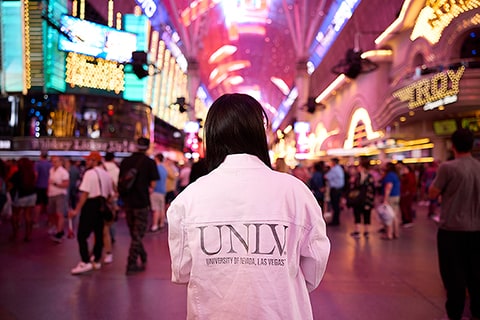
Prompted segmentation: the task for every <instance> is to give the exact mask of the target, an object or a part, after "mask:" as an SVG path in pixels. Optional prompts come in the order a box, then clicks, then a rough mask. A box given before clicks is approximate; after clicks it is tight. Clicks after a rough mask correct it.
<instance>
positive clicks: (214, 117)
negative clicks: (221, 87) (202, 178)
mask: <svg viewBox="0 0 480 320" xmlns="http://www.w3.org/2000/svg"><path fill="white" fill-rule="evenodd" d="M266 124H268V118H267V115H266V113H265V111H264V110H263V108H262V105H261V104H260V103H259V102H258V101H257V100H255V99H254V98H252V97H251V96H249V95H246V94H241V93H232V94H224V95H222V96H221V97H220V98H218V99H217V100H215V102H214V103H213V104H212V106H211V107H210V109H209V110H208V113H207V118H206V120H205V129H204V133H205V145H206V148H205V150H206V157H205V158H206V161H207V166H208V171H212V170H213V169H215V168H217V167H218V166H219V165H220V164H221V163H222V162H223V161H224V160H225V157H226V156H227V155H229V154H239V153H247V154H251V155H254V156H257V157H258V158H259V159H260V160H261V161H262V162H263V163H265V165H267V166H268V167H269V168H271V163H270V157H269V155H268V145H267V136H266V134H265V128H266Z"/></svg>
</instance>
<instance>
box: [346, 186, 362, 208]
mask: <svg viewBox="0 0 480 320" xmlns="http://www.w3.org/2000/svg"><path fill="white" fill-rule="evenodd" d="M362 189H363V188H360V189H352V190H350V191H349V192H348V193H347V206H348V207H358V206H359V205H361V204H362V203H363V202H364V201H365V193H364V192H362Z"/></svg>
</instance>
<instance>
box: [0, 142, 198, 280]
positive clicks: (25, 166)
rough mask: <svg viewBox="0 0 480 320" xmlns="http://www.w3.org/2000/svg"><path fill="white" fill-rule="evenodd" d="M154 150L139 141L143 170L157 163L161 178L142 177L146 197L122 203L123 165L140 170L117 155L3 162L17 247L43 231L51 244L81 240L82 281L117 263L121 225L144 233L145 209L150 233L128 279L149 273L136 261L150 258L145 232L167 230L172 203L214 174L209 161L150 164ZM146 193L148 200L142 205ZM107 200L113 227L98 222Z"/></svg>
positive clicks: (3, 205)
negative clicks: (118, 225)
mask: <svg viewBox="0 0 480 320" xmlns="http://www.w3.org/2000/svg"><path fill="white" fill-rule="evenodd" d="M149 143H150V141H149V140H148V139H145V138H141V139H139V141H138V143H137V152H135V153H134V154H133V155H132V157H133V158H138V157H139V156H140V157H144V158H146V159H145V160H144V161H145V163H142V164H141V166H142V169H141V170H140V171H141V172H143V168H144V167H145V164H149V165H151V168H152V171H154V172H155V173H158V176H156V175H155V174H152V176H151V177H149V178H148V179H145V178H144V177H140V178H139V179H138V181H139V182H138V183H140V184H141V185H139V186H136V188H137V189H138V190H137V191H138V192H137V193H134V192H132V194H135V196H133V197H130V196H129V195H123V197H120V196H119V192H118V189H117V185H118V181H119V176H120V173H121V171H122V167H121V166H122V165H123V166H127V167H128V166H132V160H131V158H132V157H130V158H126V159H125V160H126V161H122V160H119V159H116V158H115V154H114V153H112V152H106V153H105V156H104V157H102V155H101V154H100V153H99V152H95V151H94V152H91V153H90V154H88V155H87V156H85V157H83V158H68V157H61V156H58V155H50V156H49V155H48V152H47V151H44V152H41V154H40V156H39V158H38V159H31V158H28V157H22V158H19V159H9V160H2V159H0V213H1V214H0V223H9V224H11V226H12V232H11V235H10V236H9V239H10V241H12V242H15V241H19V240H22V239H23V241H24V242H30V241H32V239H33V237H32V235H33V233H34V232H40V230H43V229H45V228H40V227H46V229H47V230H48V231H47V232H48V234H49V235H50V239H51V240H52V241H54V242H55V243H58V244H61V243H62V242H63V241H64V240H65V238H70V239H73V238H76V239H77V241H78V243H79V252H80V257H81V261H80V262H79V263H78V265H77V266H75V267H74V268H73V269H72V270H71V271H72V274H81V273H84V272H88V271H90V270H93V269H98V268H100V267H101V265H102V263H104V264H109V263H112V262H113V250H112V244H113V243H114V242H115V222H116V221H117V220H118V217H119V216H124V217H126V218H127V222H128V223H129V227H130V228H131V230H136V229H133V228H134V224H136V227H135V228H137V229H138V225H139V222H138V221H137V220H135V222H132V221H131V220H130V219H128V217H133V216H137V212H138V210H139V209H143V211H141V212H140V213H139V214H138V216H140V217H144V219H143V220H142V221H143V222H144V224H145V227H147V224H148V229H145V231H142V232H140V233H139V232H138V230H137V232H136V233H135V234H134V235H133V236H132V248H133V249H132V248H131V250H133V251H132V257H131V261H130V262H129V263H128V265H127V273H135V272H138V271H140V270H142V267H138V266H136V263H135V264H134V262H133V260H134V258H135V252H140V254H146V253H144V252H142V251H141V249H139V248H141V237H143V235H144V233H145V232H152V233H155V232H159V231H165V230H166V229H165V226H166V211H167V209H168V206H169V205H170V203H171V202H172V201H173V199H175V197H176V196H177V194H178V193H179V192H181V191H182V190H183V189H185V188H186V186H187V185H188V184H189V183H190V181H194V180H196V179H197V178H198V177H200V176H202V175H204V174H205V173H206V167H205V165H204V161H203V159H202V160H201V161H197V162H195V163H191V162H188V161H187V162H185V163H182V164H179V163H177V162H176V161H174V160H173V159H172V158H171V157H166V156H164V155H163V154H162V153H159V154H157V155H155V156H154V157H153V158H154V160H152V159H150V157H148V156H146V155H145V154H144V153H145V151H146V150H147V149H148V148H149ZM142 154H143V156H142ZM153 163H154V166H153V165H152V164H153ZM153 169H155V170H153ZM93 173H94V174H93ZM92 174H93V175H92ZM150 180H151V181H150ZM145 181H146V182H148V183H144V182H145ZM139 194H141V195H143V197H140V198H139V197H138V196H137V195H139ZM99 197H103V198H105V199H107V204H108V206H109V208H110V210H111V211H113V213H114V214H113V216H114V219H113V220H110V221H105V220H104V219H97V217H98V215H96V213H97V211H98V210H99V206H100V204H101V203H100V201H101V200H100V198H99ZM133 209H135V210H133ZM127 210H128V213H129V214H127ZM92 233H93V234H94V236H95V244H94V247H93V248H92V250H89V249H88V247H87V246H88V244H87V239H88V238H89V237H90V235H91V234H92ZM140 235H141V236H140ZM144 260H146V258H145V259H144Z"/></svg>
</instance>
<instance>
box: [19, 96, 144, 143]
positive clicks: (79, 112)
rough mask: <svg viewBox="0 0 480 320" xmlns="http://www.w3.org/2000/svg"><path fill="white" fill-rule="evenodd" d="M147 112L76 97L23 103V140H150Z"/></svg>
mask: <svg viewBox="0 0 480 320" xmlns="http://www.w3.org/2000/svg"><path fill="white" fill-rule="evenodd" d="M150 117H151V112H150V108H149V107H147V106H145V105H143V104H140V103H129V102H125V101H122V100H120V99H111V98H105V97H94V96H75V95H42V96H29V97H26V99H25V121H24V122H23V123H25V127H24V130H23V132H24V136H27V137H37V138H40V137H55V138H68V137H77V138H89V139H115V138H128V139H134V138H135V137H140V136H149V135H150V134H149V131H150V123H151V120H150V119H151V118H150Z"/></svg>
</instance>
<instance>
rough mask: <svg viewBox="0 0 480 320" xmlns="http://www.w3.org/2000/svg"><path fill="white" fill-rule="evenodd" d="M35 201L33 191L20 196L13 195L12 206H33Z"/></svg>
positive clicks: (35, 195) (35, 196)
mask: <svg viewBox="0 0 480 320" xmlns="http://www.w3.org/2000/svg"><path fill="white" fill-rule="evenodd" d="M36 202H37V194H35V193H34V194H31V195H29V196H25V197H21V198H18V197H15V199H13V202H12V206H14V207H19V208H27V207H34V206H35V203H36Z"/></svg>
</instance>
